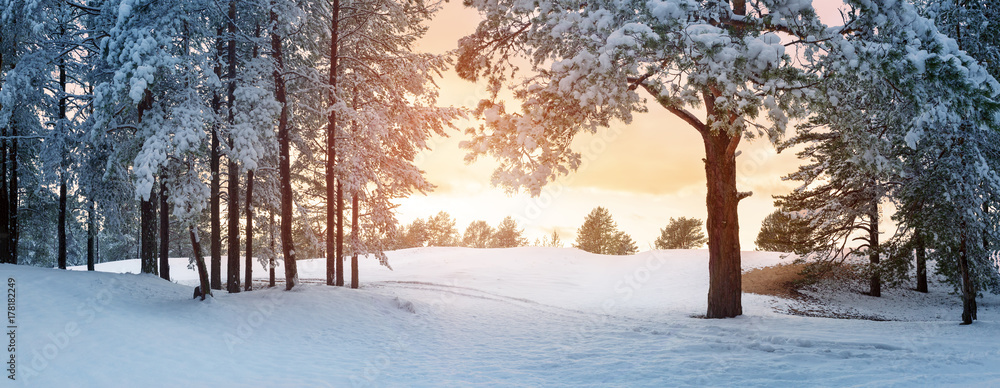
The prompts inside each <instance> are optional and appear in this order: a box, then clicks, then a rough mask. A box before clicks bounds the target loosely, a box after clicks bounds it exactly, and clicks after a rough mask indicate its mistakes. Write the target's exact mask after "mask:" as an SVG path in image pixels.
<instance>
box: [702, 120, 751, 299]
mask: <svg viewBox="0 0 1000 388" xmlns="http://www.w3.org/2000/svg"><path fill="white" fill-rule="evenodd" d="M702 138H703V140H704V142H705V175H706V178H707V180H708V198H707V205H708V222H707V229H708V270H709V286H708V313H707V314H706V317H708V318H732V317H735V316H738V315H741V314H743V304H742V299H741V298H742V284H741V281H742V279H741V278H740V274H741V269H740V233H739V231H740V229H739V218H738V213H737V206H738V205H739V200H740V199H741V198H740V196H739V193H738V192H737V191H736V147H737V146H738V145H739V142H740V135H736V136H733V135H729V134H727V133H724V131H718V133H711V132H710V131H709V130H708V129H707V128H706V130H705V131H702Z"/></svg>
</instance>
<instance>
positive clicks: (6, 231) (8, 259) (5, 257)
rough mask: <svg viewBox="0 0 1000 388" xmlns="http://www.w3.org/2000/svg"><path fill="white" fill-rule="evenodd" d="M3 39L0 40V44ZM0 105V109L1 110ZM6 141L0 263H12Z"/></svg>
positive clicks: (0, 159) (3, 147) (0, 172)
mask: <svg viewBox="0 0 1000 388" xmlns="http://www.w3.org/2000/svg"><path fill="white" fill-rule="evenodd" d="M2 41H3V38H0V42H2ZM2 70H3V54H0V71H2ZM2 106H3V105H2V104H0V108H2ZM0 135H2V136H4V137H6V136H7V127H6V126H4V127H3V128H0ZM8 202H10V198H9V197H8V196H7V140H6V139H3V140H0V263H13V262H14V258H13V257H12V256H11V251H10V240H11V236H10V208H9V207H8V206H7V203H8Z"/></svg>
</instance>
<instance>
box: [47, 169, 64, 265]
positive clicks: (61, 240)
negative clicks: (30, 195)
mask: <svg viewBox="0 0 1000 388" xmlns="http://www.w3.org/2000/svg"><path fill="white" fill-rule="evenodd" d="M65 174H66V173H65V172H61V173H60V174H59V230H58V231H57V234H58V239H59V269H66V176H65ZM49 241H52V240H49Z"/></svg>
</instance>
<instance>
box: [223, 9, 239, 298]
mask: <svg viewBox="0 0 1000 388" xmlns="http://www.w3.org/2000/svg"><path fill="white" fill-rule="evenodd" d="M228 25H229V58H228V60H229V90H228V91H227V98H228V100H229V104H228V105H229V106H228V108H229V114H228V117H227V118H226V119H227V122H228V123H229V125H230V126H232V125H233V123H234V122H235V118H236V106H235V104H236V1H235V0H229V22H228ZM229 144H230V146H232V145H233V144H235V143H234V142H233V138H232V137H230V138H229ZM227 172H228V173H229V190H228V194H229V205H228V206H227V207H226V212H227V213H226V214H228V215H229V221H228V222H227V223H226V227H227V228H228V229H229V241H228V242H229V244H228V245H229V246H228V247H227V248H226V256H227V257H228V259H229V268H228V270H227V271H226V274H227V283H228V284H227V286H228V287H227V288H228V289H229V292H240V166H239V165H238V164H236V160H235V159H233V157H232V156H230V157H229V168H228V169H227Z"/></svg>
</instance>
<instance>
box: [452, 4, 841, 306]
mask: <svg viewBox="0 0 1000 388" xmlns="http://www.w3.org/2000/svg"><path fill="white" fill-rule="evenodd" d="M466 4H469V5H471V6H473V7H475V8H477V9H478V10H479V11H480V12H482V13H483V14H484V16H485V20H484V21H483V22H481V23H480V25H479V27H478V28H477V30H476V32H475V33H474V34H473V35H470V36H468V37H465V38H463V39H462V40H461V42H460V57H459V65H458V71H459V75H461V76H463V77H465V78H467V79H472V80H474V79H477V78H480V77H486V78H487V81H488V82H489V84H490V85H491V89H492V90H493V92H494V96H493V97H494V98H492V99H489V100H484V101H483V102H482V103H481V104H480V106H479V109H478V113H479V114H480V115H481V117H483V118H484V119H485V120H486V125H485V126H483V127H481V128H478V129H474V130H473V131H471V132H472V134H473V136H474V139H473V140H472V141H471V142H469V143H467V144H466V147H467V148H468V149H469V150H470V158H471V159H474V158H476V157H477V156H479V155H485V154H491V155H493V156H495V157H496V158H498V159H499V160H500V167H499V169H498V170H497V171H496V173H495V174H494V183H496V184H501V185H504V186H506V187H508V188H511V189H517V188H526V189H527V190H528V191H530V192H532V193H533V194H536V195H537V194H538V193H539V192H540V190H541V187H542V186H543V185H544V184H545V183H546V182H551V181H553V180H554V179H556V177H557V176H558V175H563V174H567V173H569V172H570V171H572V170H575V169H576V168H577V167H579V165H580V163H581V159H580V155H579V154H578V153H575V152H573V151H572V150H571V149H570V144H571V142H572V139H573V137H574V136H575V135H576V134H577V133H580V132H594V131H596V130H597V129H598V128H601V127H607V126H609V125H611V123H612V122H613V121H616V120H617V121H622V122H625V123H628V122H630V121H631V119H632V113H633V112H643V111H646V110H647V109H648V108H647V104H646V98H647V97H643V95H640V93H639V91H640V90H643V91H645V92H646V93H647V94H646V96H648V97H650V98H652V100H653V101H655V102H656V103H657V104H658V105H660V106H661V107H663V108H664V109H666V110H667V112H669V113H671V114H674V115H676V116H677V117H679V118H681V119H682V120H684V121H685V122H686V123H688V124H690V125H691V126H692V127H693V128H694V129H695V130H697V131H698V133H699V134H701V135H702V138H703V140H704V145H705V150H706V159H705V169H706V176H707V182H708V198H707V201H708V202H707V205H708V222H707V226H708V235H709V257H710V259H709V267H710V271H709V272H710V281H709V283H710V286H709V298H708V299H709V302H708V309H707V310H708V312H707V316H708V317H710V318H725V317H733V316H737V315H740V314H741V313H742V305H741V300H740V290H741V287H740V248H739V246H740V244H739V221H738V219H737V204H738V202H739V201H740V200H741V199H743V198H745V197H746V196H748V195H750V193H745V192H739V191H738V190H737V187H736V154H737V153H736V148H737V147H738V146H739V143H740V141H741V139H742V138H743V137H756V136H767V137H769V138H771V139H776V138H777V137H778V136H780V134H781V133H783V132H784V129H785V127H786V125H787V122H788V119H789V118H790V117H795V116H801V115H803V114H804V113H805V111H804V110H803V106H801V105H800V104H799V102H801V99H800V97H801V96H802V95H803V89H805V88H806V87H807V86H808V85H811V84H812V83H813V82H814V81H813V80H814V78H813V77H812V76H811V74H809V66H810V64H811V59H812V57H813V56H815V55H818V54H819V51H818V50H817V49H815V48H813V47H814V46H820V45H823V44H829V42H827V43H819V42H818V40H822V39H823V38H824V37H825V36H827V35H829V33H828V32H827V29H826V28H825V26H822V25H821V24H820V23H819V22H818V20H817V18H816V15H815V12H814V11H813V9H812V7H811V5H810V2H802V1H762V2H746V1H744V0H734V1H733V4H732V6H730V4H729V2H728V1H720V0H714V1H703V2H692V1H681V0H664V1H650V2H620V1H570V2H555V1H543V2H537V3H532V4H528V3H524V2H520V1H516V0H509V1H499V2H493V1H467V2H466ZM832 31H833V32H837V31H838V30H837V29H833V30H832ZM778 32H784V33H787V34H789V35H792V36H796V37H801V38H802V39H796V40H795V41H794V42H792V45H793V46H795V47H805V48H804V50H803V51H802V52H803V53H804V54H805V55H804V59H805V60H804V61H800V62H799V63H796V64H793V62H792V61H791V57H790V56H788V55H786V54H785V50H786V47H785V45H784V44H783V43H782V42H781V38H780V37H779V36H778V35H777V33H778ZM806 38H808V39H806ZM522 53H524V54H526V55H527V56H528V57H529V59H530V61H531V64H532V70H534V71H535V74H534V75H532V76H530V77H529V78H528V79H527V80H526V81H524V82H522V83H519V84H518V85H516V86H515V87H514V95H515V97H516V98H517V99H519V100H520V101H522V102H523V104H522V105H521V107H520V112H515V111H513V110H508V109H507V108H506V107H505V106H504V104H502V103H501V102H500V101H498V100H497V98H496V97H497V95H498V94H497V93H498V92H499V91H500V89H501V88H502V86H503V85H504V84H505V83H506V82H508V80H509V79H510V76H511V74H512V72H514V71H515V70H516V66H515V65H514V64H513V62H512V61H511V60H512V59H513V58H515V57H517V56H519V55H520V54H522ZM699 108H704V109H705V111H706V112H705V113H704V114H703V116H702V117H699V114H698V111H696V110H695V109H699Z"/></svg>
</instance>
